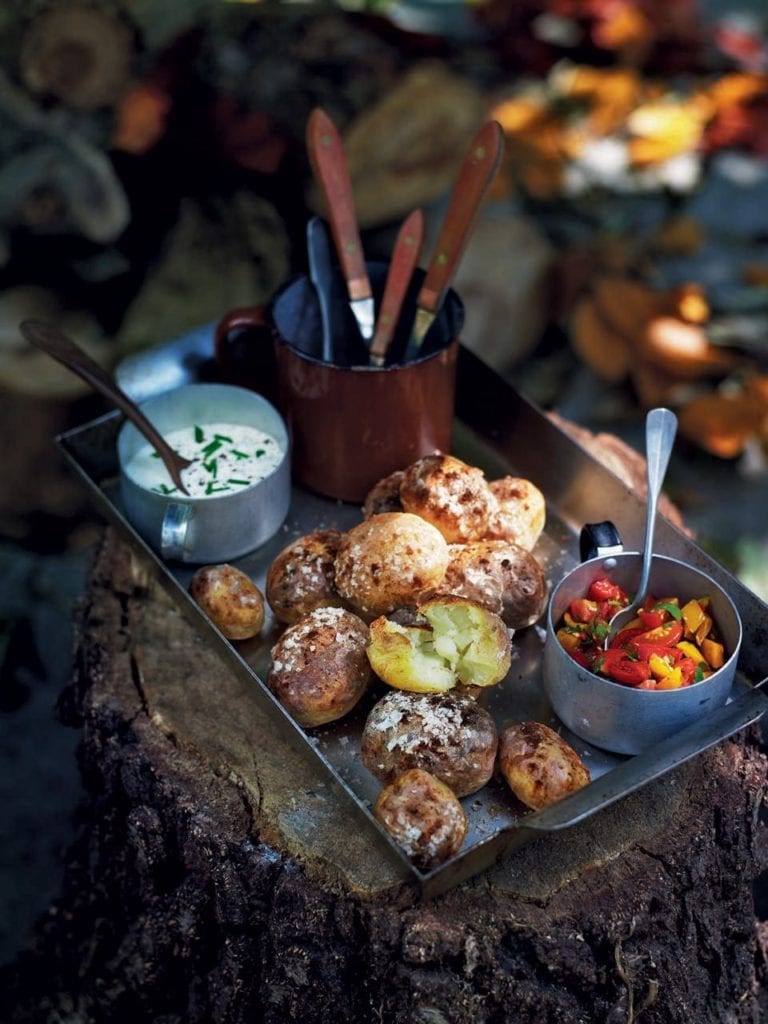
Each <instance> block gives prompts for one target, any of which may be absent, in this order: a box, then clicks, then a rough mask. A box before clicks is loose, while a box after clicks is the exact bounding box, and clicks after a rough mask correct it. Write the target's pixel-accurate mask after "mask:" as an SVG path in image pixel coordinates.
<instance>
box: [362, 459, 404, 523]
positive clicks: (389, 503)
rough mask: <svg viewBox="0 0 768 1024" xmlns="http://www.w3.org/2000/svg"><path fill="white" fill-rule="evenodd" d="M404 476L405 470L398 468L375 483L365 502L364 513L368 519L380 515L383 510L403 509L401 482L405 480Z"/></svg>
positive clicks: (394, 510) (396, 510) (395, 510)
mask: <svg viewBox="0 0 768 1024" xmlns="http://www.w3.org/2000/svg"><path fill="white" fill-rule="evenodd" d="M404 476H405V473H404V472H403V470H402V469H397V470H395V472H394V473H390V474H389V476H385V477H383V478H382V479H381V480H379V482H378V483H377V484H374V486H373V487H372V488H371V489H370V491H369V492H368V493H367V494H366V496H365V500H364V502H363V515H364V516H365V518H366V519H370V518H371V516H377V515H380V514H381V513H382V512H402V511H403V503H402V502H401V501H400V484H401V483H402V482H403V477H404Z"/></svg>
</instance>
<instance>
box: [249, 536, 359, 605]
mask: <svg viewBox="0 0 768 1024" xmlns="http://www.w3.org/2000/svg"><path fill="white" fill-rule="evenodd" d="M340 542H341V533H340V531H339V530H314V531H313V532H312V533H308V534H306V535H305V536H303V537H299V538H298V539H297V540H295V541H293V542H292V543H291V544H288V545H287V547H285V548H283V550H282V551H281V552H280V553H279V554H278V556H277V557H276V558H275V560H274V561H273V562H272V564H271V565H270V567H269V570H268V572H267V580H266V587H265V596H266V598H267V603H268V605H269V607H270V608H271V609H272V611H273V612H274V614H275V617H276V618H277V619H279V620H280V621H281V622H286V623H288V624H289V625H290V624H292V623H294V622H298V621H299V619H300V618H302V616H304V615H306V614H307V613H308V612H311V611H314V609H315V608H340V607H342V606H343V604H344V602H343V601H342V599H341V597H340V596H339V594H338V593H337V591H336V584H335V580H334V571H333V564H334V561H335V559H336V552H337V551H338V550H339V543H340Z"/></svg>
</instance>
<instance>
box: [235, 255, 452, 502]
mask: <svg viewBox="0 0 768 1024" xmlns="http://www.w3.org/2000/svg"><path fill="white" fill-rule="evenodd" d="M387 268H388V265H387V264H385V263H370V264H369V265H368V271H369V275H370V279H371V284H372V287H373V290H374V297H375V298H376V300H377V301H378V300H379V299H380V293H381V291H382V290H383V287H384V281H385V278H386V272H387ZM422 278H423V271H417V272H416V273H415V274H414V280H413V282H412V283H411V287H410V289H409V293H408V295H407V297H406V300H405V303H404V307H403V315H402V317H401V322H400V324H399V326H398V329H397V331H396V332H395V336H394V338H393V341H392V345H391V346H390V355H389V357H388V359H387V362H386V364H385V365H384V366H383V367H376V366H372V365H370V364H369V363H368V352H367V348H366V347H365V345H364V343H363V341H362V338H361V337H360V334H359V331H358V329H357V325H356V323H355V321H354V318H353V316H352V313H351V311H350V309H349V305H348V301H347V296H346V291H345V288H344V283H343V281H342V280H341V278H340V277H339V278H338V280H334V281H333V283H332V287H331V291H330V295H329V306H330V310H331V319H332V321H333V324H334V330H333V352H334V359H333V362H326V361H324V360H323V359H322V358H321V352H322V347H321V346H322V325H321V315H320V307H319V303H318V299H317V295H316V292H315V289H314V286H313V285H312V283H311V282H310V280H309V278H307V277H306V276H299V277H296V278H293V279H292V280H291V281H289V282H288V283H287V284H285V285H283V286H282V287H281V288H280V289H279V290H278V292H277V293H276V294H275V296H274V297H273V299H272V301H271V303H270V304H269V305H268V306H255V307H247V308H242V309H235V310H232V311H231V312H230V313H228V314H227V315H226V316H224V317H223V319H222V320H221V321H220V322H219V324H218V325H217V328H216V359H217V362H218V364H219V366H220V368H221V369H222V372H223V373H224V376H225V378H226V377H228V376H229V379H230V380H232V375H233V374H235V375H236V376H237V377H238V379H239V382H241V383H242V382H244V381H245V382H247V383H248V385H249V386H251V387H255V388H256V390H259V391H262V392H263V393H266V394H267V396H268V397H273V398H274V400H275V401H276V404H277V406H278V408H279V409H280V411H281V413H282V415H283V417H284V418H285V421H286V423H287V425H288V431H289V434H290V437H291V451H292V472H293V476H294V479H295V480H296V481H297V482H299V483H301V484H303V485H304V486H306V487H308V488H310V489H311V490H313V491H316V492H318V493H319V494H323V495H325V496H328V497H331V498H337V499H341V500H342V501H350V502H360V501H362V500H363V499H364V498H365V496H366V494H367V493H368V491H369V490H370V489H371V488H372V487H373V485H374V484H375V483H377V482H378V481H379V480H381V479H382V478H383V477H385V476H388V475H389V474H390V473H392V472H394V471H395V470H398V469H403V468H404V467H405V466H407V465H409V464H410V463H411V462H414V461H415V460H416V459H418V458H420V457H421V456H423V455H428V454H430V453H431V452H434V451H449V450H450V445H451V432H452V427H453V415H454V411H453V410H454V396H455V384H456V360H457V356H458V344H459V343H458V335H459V332H460V330H461V327H462V325H463V320H464V307H463V304H462V302H461V300H460V298H459V296H458V295H457V294H456V293H455V292H453V291H449V292H448V294H447V296H446V299H445V301H444V303H443V306H442V308H441V310H440V312H439V314H438V316H437V317H436V319H435V321H434V323H433V325H432V327H431V328H430V331H429V333H428V335H427V337H426V338H425V340H424V342H423V343H422V346H421V348H420V350H419V352H418V354H417V356H416V357H415V358H410V359H407V360H406V361H404V362H403V363H402V364H401V363H400V361H399V360H400V359H401V358H402V357H403V354H404V352H405V349H406V345H407V342H408V337H409V335H410V327H411V323H412V321H413V315H414V312H415V305H416V296H417V294H418V288H419V285H420V281H421V279H422ZM235 346H239V356H238V358H239V360H240V364H239V366H238V367H235V366H234V360H233V352H234V348H235ZM249 349H250V350H251V353H250V354H251V358H250V361H249V358H248V356H249V351H248V350H249ZM244 355H245V358H243V356H244ZM249 367H250V370H249ZM254 367H260V369H259V370H255V369H254ZM271 368H274V373H275V381H274V387H275V390H274V392H272V391H271V390H270V388H271V386H273V385H272V382H271V381H270V379H269V377H270V372H271ZM259 373H260V374H262V378H261V379H260V380H258V379H254V377H255V376H256V375H258V374H259ZM232 382H233V383H234V382H235V381H234V380H232Z"/></svg>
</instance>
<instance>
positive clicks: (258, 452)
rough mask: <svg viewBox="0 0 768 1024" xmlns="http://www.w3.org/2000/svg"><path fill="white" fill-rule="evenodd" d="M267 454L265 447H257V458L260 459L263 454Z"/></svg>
mask: <svg viewBox="0 0 768 1024" xmlns="http://www.w3.org/2000/svg"><path fill="white" fill-rule="evenodd" d="M265 454H266V452H265V451H264V449H263V448H257V449H256V458H257V459H260V458H261V456H262V455H265Z"/></svg>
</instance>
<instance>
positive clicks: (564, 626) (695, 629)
mask: <svg viewBox="0 0 768 1024" xmlns="http://www.w3.org/2000/svg"><path fill="white" fill-rule="evenodd" d="M628 604H629V597H628V595H627V593H626V592H625V591H624V590H622V588H621V587H620V586H618V585H617V584H615V583H612V582H611V581H610V580H609V579H596V580H593V582H592V583H591V584H590V587H589V590H588V591H587V594H586V596H585V597H580V598H577V599H576V600H574V601H571V603H570V605H569V606H568V610H567V611H566V612H565V614H564V616H563V620H562V622H561V624H560V626H559V627H558V629H557V638H558V640H559V641H560V643H561V644H562V645H563V647H564V648H565V649H566V651H567V652H568V653H569V654H570V656H571V657H572V658H573V659H574V661H576V662H578V663H579V665H583V666H584V668H587V669H589V670H590V672H595V673H596V674H597V675H601V676H606V677H607V678H608V679H611V680H613V682H615V683H622V684H623V685H624V686H632V687H634V688H635V689H637V690H676V689H679V688H680V687H682V686H691V685H692V684H694V683H698V682H701V680H702V679H706V678H707V676H710V675H712V673H713V672H715V671H716V670H717V669H719V668H721V667H722V665H723V664H724V663H725V651H724V648H723V644H722V643H721V642H720V640H719V638H718V635H717V630H716V626H715V623H714V622H713V621H712V616H711V615H710V614H709V611H708V609H709V605H710V600H709V598H708V597H699V598H693V599H691V600H690V601H687V602H686V603H685V604H683V605H682V606H681V604H680V600H679V599H678V598H677V597H662V598H657V597H653V596H649V597H647V598H646V599H645V601H644V602H643V606H642V608H640V609H639V610H638V613H637V617H636V618H634V619H633V620H632V621H631V622H629V623H628V624H627V625H626V626H625V627H624V629H622V630H621V631H620V632H618V633H617V634H616V635H615V636H614V637H613V638H612V640H611V642H610V645H609V646H608V648H607V649H606V648H604V646H603V645H604V643H605V638H606V637H607V636H608V633H609V626H608V624H609V622H610V620H611V619H612V618H613V616H614V615H615V614H616V612H617V611H619V610H620V609H621V608H626V606H627V605H628Z"/></svg>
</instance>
